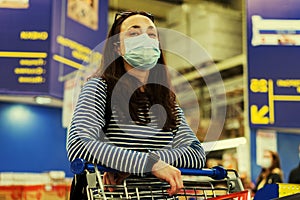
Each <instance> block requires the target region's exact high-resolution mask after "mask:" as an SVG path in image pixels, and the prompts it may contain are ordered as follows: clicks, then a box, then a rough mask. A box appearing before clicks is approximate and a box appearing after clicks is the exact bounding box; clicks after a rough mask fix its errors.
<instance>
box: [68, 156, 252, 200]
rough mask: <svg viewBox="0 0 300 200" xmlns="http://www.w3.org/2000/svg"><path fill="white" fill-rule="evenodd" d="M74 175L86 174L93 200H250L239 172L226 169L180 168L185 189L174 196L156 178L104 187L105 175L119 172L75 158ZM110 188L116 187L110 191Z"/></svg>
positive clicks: (130, 179)
mask: <svg viewBox="0 0 300 200" xmlns="http://www.w3.org/2000/svg"><path fill="white" fill-rule="evenodd" d="M71 170H72V172H73V173H74V174H85V176H86V179H87V183H88V184H87V187H86V192H87V196H88V199H89V200H100V199H104V200H110V199H137V200H139V199H177V200H183V199H185V200H203V199H211V200H225V199H235V200H247V199H249V192H248V191H247V190H244V188H243V185H242V182H241V180H240V178H239V176H238V173H237V172H236V171H235V170H228V169H227V170H226V169H224V168H222V167H220V166H216V167H213V168H211V169H182V168H181V169H180V171H181V174H182V178H183V183H184V188H183V189H182V190H181V191H180V192H179V193H178V194H176V196H172V197H170V196H169V194H168V193H167V189H168V188H169V187H170V185H169V184H168V183H167V182H162V181H161V180H159V179H157V178H156V177H152V176H151V177H136V176H130V177H128V178H126V179H125V180H124V181H123V183H122V184H121V185H104V184H103V182H102V180H103V173H104V172H112V171H113V172H116V171H115V170H113V169H109V168H105V167H102V166H99V165H94V164H90V163H87V162H86V161H85V160H83V159H75V160H74V161H73V162H72V163H71ZM106 188H113V191H108V190H107V189H106Z"/></svg>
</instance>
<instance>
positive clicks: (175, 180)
mask: <svg viewBox="0 0 300 200" xmlns="http://www.w3.org/2000/svg"><path fill="white" fill-rule="evenodd" d="M152 174H153V175H154V176H156V177H157V178H159V179H162V180H164V181H166V182H168V183H169V184H170V188H169V189H167V192H168V193H169V195H170V196H173V195H175V194H177V193H178V192H179V191H180V190H181V189H182V188H183V181H182V178H181V172H180V170H179V169H177V168H175V167H173V166H171V165H169V164H167V163H165V162H164V161H162V160H159V161H158V162H157V163H155V164H154V165H153V167H152Z"/></svg>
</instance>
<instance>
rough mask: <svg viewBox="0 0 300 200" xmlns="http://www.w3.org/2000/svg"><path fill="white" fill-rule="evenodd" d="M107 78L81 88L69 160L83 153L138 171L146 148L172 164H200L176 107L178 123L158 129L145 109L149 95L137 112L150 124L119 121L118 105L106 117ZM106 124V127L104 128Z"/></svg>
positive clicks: (201, 156) (197, 147)
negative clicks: (170, 127) (174, 126)
mask: <svg viewBox="0 0 300 200" xmlns="http://www.w3.org/2000/svg"><path fill="white" fill-rule="evenodd" d="M106 97H107V83H106V82H105V81H104V80H103V79H101V78H93V79H90V80H89V81H88V82H86V83H85V85H84V86H83V88H82V91H81V93H80V95H79V99H78V102H77V105H76V108H75V111H74V114H73V118H72V122H71V124H70V128H69V131H68V139H67V152H68V158H69V160H70V161H73V160H74V159H75V158H82V159H85V160H86V161H88V162H91V163H97V164H101V165H104V166H107V167H110V168H113V169H116V170H119V171H121V172H129V173H132V174H136V175H144V174H146V173H148V172H149V171H147V169H148V168H147V164H148V156H149V153H148V152H149V151H151V152H153V153H156V154H157V155H159V157H160V159H161V160H163V161H165V162H166V163H169V164H170V165H172V166H174V167H183V168H202V167H203V166H204V164H205V152H204V149H203V147H202V145H201V144H200V142H199V140H198V139H197V137H196V136H195V134H194V133H193V131H192V130H191V129H190V127H189V126H188V124H187V123H186V121H185V117H184V114H183V112H182V110H181V109H180V108H179V106H177V109H176V113H175V114H176V116H177V120H179V126H178V128H177V129H176V130H175V132H174V131H173V132H172V131H169V132H167V131H161V128H159V127H158V123H157V118H156V117H155V116H153V113H152V112H151V110H150V109H149V108H148V103H147V100H144V101H145V102H141V103H143V104H144V106H143V108H142V110H140V112H139V115H140V117H144V118H145V120H150V123H149V124H147V125H146V126H145V125H139V124H138V123H124V122H122V121H119V120H118V119H119V116H118V110H117V109H115V108H114V107H112V110H111V112H112V115H111V119H110V121H109V122H106V120H105V111H106V110H105V106H106ZM105 123H108V124H106V131H105V132H104V131H103V128H104V127H105Z"/></svg>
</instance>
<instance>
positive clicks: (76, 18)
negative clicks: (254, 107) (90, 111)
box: [0, 0, 300, 184]
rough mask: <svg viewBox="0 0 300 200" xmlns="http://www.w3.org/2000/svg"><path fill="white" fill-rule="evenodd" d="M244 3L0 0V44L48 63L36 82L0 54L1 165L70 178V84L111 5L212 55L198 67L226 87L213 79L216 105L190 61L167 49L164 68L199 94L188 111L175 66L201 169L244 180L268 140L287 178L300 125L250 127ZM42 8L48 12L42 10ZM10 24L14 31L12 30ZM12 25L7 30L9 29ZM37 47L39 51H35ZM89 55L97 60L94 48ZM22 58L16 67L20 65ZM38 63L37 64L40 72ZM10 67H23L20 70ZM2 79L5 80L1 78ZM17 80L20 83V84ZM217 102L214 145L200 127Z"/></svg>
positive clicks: (102, 31)
mask: <svg viewBox="0 0 300 200" xmlns="http://www.w3.org/2000/svg"><path fill="white" fill-rule="evenodd" d="M246 4H247V1H241V0H207V1H206V0H147V1H141V0H109V1H102V0H101V1H100V0H99V1H97V0H90V1H87V0H86V1H84V0H68V1H67V0H63V1H57V0H53V1H50V0H49V1H45V2H43V3H42V2H40V1H39V0H29V1H28V0H27V1H26V0H22V1H21V0H20V1H14V0H11V1H9V0H2V1H0V10H3V11H5V12H2V14H1V13H0V18H2V19H0V23H1V24H4V25H2V27H5V28H3V29H1V31H0V34H1V35H3V37H2V36H1V38H2V39H0V41H1V42H0V44H1V51H3V52H4V51H5V52H6V51H7V52H11V51H31V49H30V48H31V47H32V48H33V49H34V50H32V51H36V52H40V51H45V52H49V54H48V55H47V56H46V57H44V58H43V57H40V59H44V61H46V62H47V63H42V64H37V65H35V66H36V68H35V69H36V70H37V71H38V70H42V72H41V73H40V75H39V76H38V77H40V79H41V80H42V81H41V82H40V84H37V83H32V82H31V83H30V81H38V79H35V80H33V79H31V80H28V79H24V78H23V79H22V78H21V77H27V76H26V72H24V71H23V72H22V69H23V70H24V68H25V67H24V66H26V64H24V65H22V64H20V60H21V59H20V58H18V56H14V55H6V54H4V53H2V54H0V55H1V57H2V58H0V65H1V66H0V67H1V69H0V70H1V71H0V72H1V73H2V76H1V75H0V77H2V78H0V79H2V80H0V93H1V94H0V108H1V111H0V127H1V130H0V137H1V139H0V150H1V154H0V159H1V160H2V161H1V165H0V172H38V173H43V172H48V171H55V170H57V171H63V172H64V173H65V176H66V177H71V176H72V173H71V172H70V170H69V163H68V160H67V158H66V152H65V141H66V131H67V125H68V122H69V121H70V117H71V114H72V109H73V105H74V101H75V100H74V98H75V97H74V96H76V94H74V90H75V91H76V92H78V88H79V87H80V84H81V82H80V81H82V79H83V78H84V77H85V76H86V75H87V74H89V73H91V72H90V71H85V70H80V66H79V65H80V64H81V63H82V62H83V57H84V56H86V55H87V54H88V53H89V52H90V51H91V50H94V52H97V51H98V50H99V49H100V48H101V46H102V44H101V42H102V41H103V40H104V39H105V36H106V33H107V30H108V28H109V27H110V26H111V24H112V22H113V19H114V15H115V13H116V12H118V11H123V10H145V11H147V12H150V13H152V14H153V15H154V16H155V21H156V25H157V26H158V27H159V28H166V29H170V30H173V31H177V32H179V33H181V34H184V35H185V37H186V38H192V40H193V41H195V42H196V43H197V44H199V46H201V47H203V48H204V49H205V50H206V51H207V53H208V55H209V56H210V57H211V62H208V63H205V65H204V66H202V67H204V68H207V69H210V70H208V72H207V74H206V76H213V75H215V74H220V76H221V78H222V80H223V84H224V88H225V94H224V93H223V92H224V91H222V89H220V90H218V88H219V87H218V85H216V86H214V87H213V88H214V95H215V98H218V95H220V97H221V96H222V95H225V97H226V99H225V100H224V99H223V98H220V102H218V104H217V105H214V106H216V107H212V99H211V91H210V90H209V88H208V85H207V82H206V80H205V77H204V76H201V74H200V73H199V71H198V70H197V67H195V66H193V65H191V64H190V63H189V62H188V61H187V60H186V59H185V58H184V57H181V56H180V55H176V54H174V53H172V52H167V51H166V52H165V53H166V60H167V63H168V65H170V66H171V67H172V68H173V69H174V70H175V71H176V72H177V73H179V74H180V75H181V76H184V77H185V78H186V80H187V83H188V84H189V85H190V86H191V87H192V89H193V92H194V93H195V95H196V101H197V102H198V105H199V107H198V109H199V113H197V111H196V110H197V109H194V106H195V102H194V100H195V99H194V95H189V94H188V95H187V94H186V93H185V92H182V91H186V90H185V89H186V88H181V86H182V85H181V82H180V81H181V79H180V77H176V76H177V74H176V73H173V78H172V81H173V84H174V85H175V89H176V92H177V95H178V98H179V100H180V101H181V102H182V104H183V105H184V109H185V112H186V118H187V121H188V123H189V124H190V125H191V126H192V128H193V130H194V131H195V133H196V135H197V137H198V138H199V139H200V140H201V141H202V142H203V144H204V146H205V147H206V148H207V158H208V159H207V166H208V167H211V166H214V165H223V166H224V167H226V168H233V169H236V170H238V172H239V173H240V175H241V176H242V177H245V182H248V183H249V184H250V183H251V181H252V182H253V181H255V178H256V177H257V174H258V173H259V170H260V167H259V165H258V163H257V158H258V157H259V155H257V150H262V149H263V147H258V146H257V145H258V143H260V144H267V143H268V144H270V146H271V147H270V148H272V149H274V150H276V151H278V152H279V154H280V155H281V157H282V161H283V162H282V168H283V170H284V171H285V172H286V174H285V177H284V178H285V181H286V180H287V175H288V172H289V171H290V170H291V169H292V168H293V167H294V166H296V165H297V164H298V161H299V160H298V144H299V143H300V135H298V133H299V129H298V128H299V126H298V127H293V128H292V129H286V128H285V127H279V128H277V127H264V126H262V127H259V126H257V127H254V128H250V126H249V111H248V107H249V105H248V103H249V102H248V83H249V80H248V74H247V19H246V18H247V17H246V15H247V12H246V10H247V9H246ZM31 8H32V10H30V9H31ZM33 8H34V9H35V10H33ZM39 8H40V9H41V10H45V11H46V12H44V14H42V15H39V11H38V9H39ZM20 10H23V11H24V13H25V12H26V10H28V11H29V10H30V11H32V13H33V16H32V17H31V19H30V20H33V21H36V20H37V19H38V18H39V19H42V20H40V21H41V22H40V23H37V24H34V23H31V24H29V22H30V21H27V20H25V19H22V16H23V17H24V15H21V14H20V17H21V18H18V17H13V15H14V14H15V13H17V12H20ZM34 12H36V13H34ZM24 13H23V14H24ZM25 15H26V13H25ZM29 18H30V17H29ZM9 20H11V21H9ZM16 25H19V26H20V28H19V29H18V28H15V27H16ZM39 26H40V27H39ZM10 30H13V31H14V33H13V34H14V35H13V34H11V33H10ZM22 31H23V36H22V37H23V38H21V32H22ZM26 31H27V32H31V33H32V31H37V32H39V33H42V32H43V31H46V32H47V33H48V35H47V36H45V38H44V39H41V38H42V37H43V35H41V36H36V37H40V38H39V39H37V40H36V41H34V39H28V38H26V34H30V33H27V32H26ZM81 31H83V32H81ZM19 34H20V35H19ZM61 36H62V37H61ZM28 37H31V36H28ZM32 37H34V36H32ZM12 38H15V40H13V39H12ZM162 39H163V40H164V41H165V45H166V49H168V48H172V47H171V46H172V43H177V42H180V41H176V38H172V37H169V36H165V35H164V36H162ZM20 40H22V41H20ZM24 41H25V42H24ZM22 42H23V43H22ZM37 43H40V44H37ZM98 44H100V45H99V46H96V45H98ZM19 45H22V46H24V47H26V48H21V47H20V46H19ZM31 45H32V46H31ZM168 45H169V47H168ZM40 46H43V48H44V49H42V50H41V49H39V47H40ZM182 47H183V49H186V51H188V49H189V48H188V47H189V46H182ZM94 48H95V49H94ZM70 49H71V50H72V51H69V50H70ZM99 51H100V52H101V50H99ZM0 53H1V52H0ZM185 53H187V54H188V52H185ZM42 56H43V55H42ZM94 56H96V58H99V57H97V56H99V54H97V53H96V54H94ZM100 56H101V55H100ZM64 58H68V59H64ZM11 59H15V61H14V62H12V61H11ZM1 60H2V61H1ZM36 61H37V62H39V61H40V60H39V59H36ZM78 64H79V65H78ZM8 65H11V67H10V68H9V69H10V71H9V72H7V71H8V70H7V69H5V67H7V66H8ZM20 65H21V66H22V67H17V66H20ZM40 65H41V68H42V69H37V68H38V66H40ZM50 66H51V67H50ZM198 67H201V66H198ZM17 68H20V69H19V72H18V69H17ZM27 68H29V67H27ZM54 68H55V69H54ZM93 69H94V68H92V70H93ZM198 69H199V68H198ZM25 71H26V70H25ZM78 71H80V72H78ZM33 73H35V74H38V72H33ZM4 74H7V75H5V76H7V77H4ZM24 74H25V75H24ZM27 75H28V74H27ZM7 78H9V81H7V80H5V79H7ZM17 79H18V81H19V82H18V81H16V80H17ZM20 80H21V81H22V80H23V81H24V82H23V83H22V84H21V85H22V86H21V87H19V88H18V84H20ZM26 80H27V81H28V82H26ZM16 82H18V84H16ZM9 84H11V85H12V86H9ZM24 85H25V86H24ZM76 92H75V93H76ZM191 104H192V105H191ZM218 107H220V109H224V108H226V115H225V121H224V126H223V128H222V132H221V133H220V134H219V135H218V138H214V139H217V142H215V140H213V139H211V138H210V137H209V136H207V135H206V133H207V132H208V129H209V128H210V125H211V117H212V115H213V112H216V110H218ZM195 116H196V117H195ZM195 118H196V119H195ZM269 129H271V130H269ZM270 141H271V142H270ZM287 146H289V147H290V148H286V147H287ZM294 147H295V148H294ZM285 155H290V157H289V158H287V157H286V156H285Z"/></svg>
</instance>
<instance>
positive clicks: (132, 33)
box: [129, 32, 139, 36]
mask: <svg viewBox="0 0 300 200" xmlns="http://www.w3.org/2000/svg"><path fill="white" fill-rule="evenodd" d="M129 35H130V36H138V35H139V33H138V32H131V33H129Z"/></svg>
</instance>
